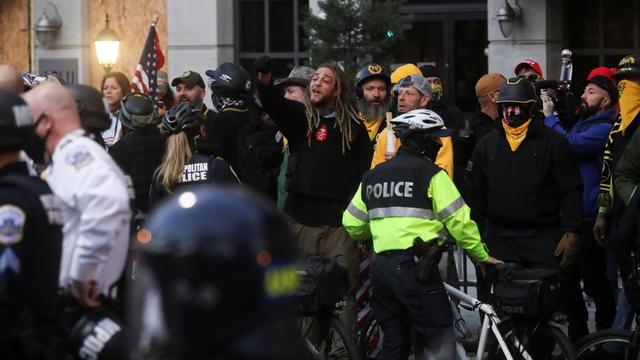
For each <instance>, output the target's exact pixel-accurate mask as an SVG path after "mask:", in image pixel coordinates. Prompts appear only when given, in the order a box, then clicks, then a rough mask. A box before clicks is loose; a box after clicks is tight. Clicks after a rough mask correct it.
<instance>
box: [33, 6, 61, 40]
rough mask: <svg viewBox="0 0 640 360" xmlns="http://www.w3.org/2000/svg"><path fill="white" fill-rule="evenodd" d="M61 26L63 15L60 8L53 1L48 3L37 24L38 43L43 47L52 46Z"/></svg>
mask: <svg viewBox="0 0 640 360" xmlns="http://www.w3.org/2000/svg"><path fill="white" fill-rule="evenodd" d="M61 27H62V17H61V16H60V14H59V13H58V8H57V7H56V6H55V5H54V4H52V3H47V5H45V7H44V10H43V11H42V16H40V19H38V21H37V22H36V26H35V31H36V38H37V39H38V43H40V45H41V46H43V47H48V46H50V45H51V43H52V42H53V39H54V37H55V35H56V33H57V32H58V30H60V28H61Z"/></svg>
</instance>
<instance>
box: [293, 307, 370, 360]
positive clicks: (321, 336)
mask: <svg viewBox="0 0 640 360" xmlns="http://www.w3.org/2000/svg"><path fill="white" fill-rule="evenodd" d="M301 328H302V331H303V335H304V337H305V339H306V342H307V345H308V346H309V348H310V350H311V352H312V353H314V354H315V355H316V358H318V359H322V360H329V359H332V360H334V359H335V360H343V359H344V360H359V359H360V357H359V356H358V347H357V346H356V341H355V335H354V334H353V332H352V331H349V330H348V329H347V327H346V326H345V325H344V324H343V323H342V321H340V319H339V318H337V317H330V318H325V319H318V318H315V317H305V318H303V319H302V320H301Z"/></svg>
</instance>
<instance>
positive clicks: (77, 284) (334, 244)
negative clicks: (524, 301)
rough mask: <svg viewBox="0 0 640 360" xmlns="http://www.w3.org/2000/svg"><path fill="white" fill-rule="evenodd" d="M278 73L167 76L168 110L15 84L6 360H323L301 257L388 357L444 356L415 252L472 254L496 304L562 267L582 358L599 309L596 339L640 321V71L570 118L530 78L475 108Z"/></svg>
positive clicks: (437, 281)
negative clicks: (311, 336) (510, 274)
mask: <svg viewBox="0 0 640 360" xmlns="http://www.w3.org/2000/svg"><path fill="white" fill-rule="evenodd" d="M272 68H273V62H272V60H271V59H270V58H269V57H268V56H263V57H260V58H258V59H257V60H256V61H255V63H254V66H253V69H252V70H254V71H255V72H256V73H255V74H251V73H249V72H248V71H247V70H246V69H244V68H242V67H241V66H239V65H237V64H234V63H223V64H220V65H219V66H218V67H216V68H214V69H212V70H208V71H206V73H205V75H206V78H207V82H206V83H205V80H204V79H203V77H202V76H201V74H199V73H197V72H195V71H193V70H185V71H184V72H182V73H181V74H179V76H177V77H175V78H173V79H172V81H171V82H170V83H169V81H168V80H169V78H168V76H167V74H166V73H165V72H163V71H159V72H158V96H157V98H156V99H152V98H150V97H149V96H148V95H145V94H142V93H135V92H131V88H130V81H129V79H128V78H127V76H125V75H124V74H122V73H120V72H110V73H107V74H106V75H105V76H104V78H103V79H102V82H101V89H98V90H97V89H95V88H92V87H91V86H87V85H77V84H61V83H60V81H59V80H57V79H56V78H54V77H51V76H36V75H33V74H28V73H24V74H21V73H19V72H18V71H16V70H15V69H14V68H12V67H10V66H8V65H0V189H1V190H0V243H1V245H0V334H3V336H2V337H0V358H3V359H5V358H6V359H32V358H33V359H57V358H61V356H63V355H62V354H69V353H70V354H73V356H76V357H79V358H96V356H98V357H97V358H100V359H103V358H108V357H109V356H112V357H113V358H123V356H125V355H123V353H122V351H126V354H127V355H126V356H131V357H133V358H199V357H202V356H208V355H212V356H213V357H214V358H230V359H231V358H233V359H236V358H238V359H240V358H242V359H259V358H264V359H301V358H302V359H304V358H312V357H311V354H309V353H308V350H307V349H306V348H305V346H304V342H303V341H302V339H300V333H299V331H298V330H297V328H296V323H295V320H294V319H293V316H294V313H293V312H292V303H294V302H295V300H293V298H294V296H293V294H294V293H295V292H296V284H297V281H298V280H296V276H289V277H287V276H284V277H283V276H281V275H282V274H289V273H291V271H293V270H291V269H293V268H295V265H294V264H295V263H296V259H297V255H296V254H298V253H299V252H301V253H306V254H314V255H323V256H329V257H334V258H335V259H336V261H337V263H338V264H339V265H341V266H342V267H343V268H344V269H345V270H346V273H347V274H348V278H349V280H350V282H349V284H350V286H349V289H348V291H347V295H346V296H345V297H344V304H345V306H344V307H343V308H342V311H341V313H340V317H341V319H342V321H343V322H344V323H345V324H347V325H348V326H349V327H351V328H354V329H355V328H356V326H357V324H359V320H360V319H361V318H362V316H364V315H363V314H368V315H370V314H372V315H373V316H375V317H376V319H378V321H379V323H380V324H381V327H382V330H383V331H384V334H385V337H384V339H385V341H384V345H383V349H382V355H381V356H382V358H384V359H406V358H407V357H408V355H409V352H410V349H411V348H412V346H413V347H415V348H420V349H424V354H425V356H427V358H429V359H448V358H450V356H451V354H453V353H455V335H454V332H453V327H452V321H453V320H452V314H451V308H450V305H449V301H448V298H447V295H446V293H445V291H444V287H443V285H442V277H441V275H440V273H439V272H438V271H437V270H435V269H427V270H428V271H427V273H426V275H424V273H421V274H422V275H421V276H420V277H418V276H417V275H416V273H417V268H418V266H419V265H418V263H419V262H418V263H417V262H416V260H415V258H416V256H415V255H416V253H415V246H416V241H418V240H422V241H424V242H426V243H427V244H428V245H430V246H431V245H437V244H442V243H443V242H444V241H450V240H452V241H453V242H455V243H457V245H458V246H459V247H460V248H462V249H464V250H465V251H466V252H467V253H468V255H469V256H470V258H471V259H472V261H474V263H476V264H477V269H476V270H477V276H478V288H477V290H478V297H479V298H480V299H481V300H485V301H488V300H489V296H490V295H489V292H490V282H489V281H488V280H487V279H486V276H485V275H486V272H485V268H486V266H487V265H495V264H500V263H502V262H509V263H518V264H520V265H522V266H524V267H527V268H546V269H554V270H557V272H558V273H559V274H560V275H559V276H560V279H561V283H562V294H563V297H564V299H565V301H564V305H565V306H564V308H563V311H564V312H565V313H566V314H567V317H568V322H569V330H568V335H569V337H570V339H571V340H572V341H574V342H575V341H577V340H578V339H580V338H582V337H584V336H585V335H587V334H588V333H589V329H588V326H587V322H588V313H587V309H586V306H585V301H584V294H586V295H588V296H589V297H591V298H592V299H593V301H594V303H595V307H596V315H595V325H596V329H606V328H611V327H614V328H624V327H627V328H628V327H629V326H630V325H631V321H632V320H633V314H634V313H635V308H636V306H637V305H638V304H640V289H639V288H638V287H639V286H640V285H639V284H640V282H639V281H640V279H639V275H638V273H637V269H636V268H635V267H636V264H635V263H634V262H633V256H632V255H631V254H634V253H635V251H636V250H637V249H638V244H637V237H638V233H637V227H636V223H637V215H638V201H639V200H638V198H639V197H640V194H638V192H637V191H636V190H637V186H638V184H639V183H640V144H639V142H640V135H634V134H635V130H636V129H637V127H638V123H639V121H640V120H638V119H639V118H640V115H639V114H640V56H638V55H630V56H627V57H624V58H623V59H622V60H621V61H620V63H619V64H618V66H617V68H613V69H610V68H606V67H599V68H596V69H593V71H591V73H590V74H589V76H588V77H587V78H586V79H584V84H585V87H584V92H583V93H582V94H576V96H575V98H576V99H578V98H579V100H578V101H577V102H576V104H575V106H573V107H570V111H569V112H567V111H566V108H567V104H566V103H562V101H561V100H559V96H558V94H559V93H560V92H561V91H562V89H560V87H562V86H564V85H565V84H562V83H558V84H557V85H554V86H556V87H558V88H553V89H551V91H550V89H549V86H547V87H544V88H543V87H542V86H540V85H539V82H540V81H542V80H544V74H543V71H542V69H541V67H540V65H539V64H538V63H537V62H536V61H534V60H531V59H526V60H524V61H522V62H521V63H519V64H516V66H515V69H514V73H513V74H506V73H505V74H499V73H488V74H485V75H483V76H482V77H480V78H479V79H478V81H477V83H476V86H475V92H476V95H477V99H478V110H477V111H476V112H473V113H463V112H462V111H460V109H459V108H458V107H457V106H456V105H455V103H454V102H453V101H451V100H450V99H447V98H446V96H445V95H444V86H446V85H447V84H443V82H442V79H441V77H440V74H439V70H438V68H437V67H436V66H433V65H425V66H422V67H417V66H416V65H415V64H404V65H402V66H399V67H397V68H396V69H394V71H393V72H389V71H388V70H387V69H385V68H384V67H383V66H381V65H379V64H375V63H370V64H363V66H362V68H361V69H360V71H358V73H357V74H352V75H353V77H354V78H355V81H353V84H352V83H351V81H350V80H349V79H350V77H349V76H348V74H346V73H345V72H344V71H343V70H342V68H341V66H340V65H339V64H337V63H326V64H321V65H319V66H317V67H316V68H315V69H314V68H311V67H308V66H296V67H294V68H293V69H292V70H291V73H290V74H289V76H287V77H285V78H282V79H275V78H274V76H273V75H272ZM581 81H583V79H574V83H577V82H581ZM207 92H210V94H211V100H212V104H213V108H211V109H209V108H208V107H207V106H206V105H205V104H204V99H205V97H206V93H207ZM577 95H580V96H577ZM366 257H368V259H369V260H371V261H372V263H373V265H372V268H371V271H370V274H369V275H370V281H367V280H368V279H363V277H362V276H361V274H362V271H361V270H362V268H361V265H360V262H361V261H362V260H363V258H366ZM293 274H294V275H295V274H297V272H296V271H293ZM278 276H279V277H278ZM619 277H621V278H622V279H623V284H624V289H622V290H619V289H618V279H619ZM274 278H278V279H282V278H286V279H289V281H288V282H286V281H285V282H284V283H282V281H280V282H278V284H277V286H275V285H274V284H273V283H272V282H273V281H274V280H273V279H274ZM369 284H370V286H371V289H366V291H365V292H363V291H362V288H361V287H362V286H363V285H364V286H365V287H366V286H369ZM370 290H371V291H370ZM363 293H366V294H367V297H368V298H367V299H366V301H364V302H363V301H360V299H359V297H361V296H362V294H363ZM583 293H584V294H583ZM280 344H286V345H287V346H284V347H283V346H279V345H280ZM125 348H126V349H127V350H123V349H125ZM215 354H219V356H216V355H215Z"/></svg>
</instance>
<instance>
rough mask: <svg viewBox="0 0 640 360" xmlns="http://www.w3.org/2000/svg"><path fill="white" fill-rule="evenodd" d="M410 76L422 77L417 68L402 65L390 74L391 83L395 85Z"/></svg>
mask: <svg viewBox="0 0 640 360" xmlns="http://www.w3.org/2000/svg"><path fill="white" fill-rule="evenodd" d="M411 74H415V75H420V76H422V72H421V71H420V69H418V67H417V66H415V65H413V64H404V65H402V66H400V67H398V68H397V69H396V70H395V71H394V72H392V73H391V83H392V84H397V83H398V81H400V80H401V79H404V78H406V77H407V76H409V75H411Z"/></svg>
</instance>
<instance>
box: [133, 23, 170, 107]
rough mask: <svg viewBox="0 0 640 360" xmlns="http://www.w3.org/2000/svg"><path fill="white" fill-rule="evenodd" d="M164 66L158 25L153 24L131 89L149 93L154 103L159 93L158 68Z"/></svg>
mask: <svg viewBox="0 0 640 360" xmlns="http://www.w3.org/2000/svg"><path fill="white" fill-rule="evenodd" d="M162 66H164V54H163V53H162V50H160V40H158V33H157V32H156V27H155V26H154V25H151V27H150V28H149V34H148V35H147V41H145V43H144V49H142V55H140V61H139V62H138V65H136V72H135V74H134V75H133V80H132V81H131V90H132V91H135V92H141V93H144V94H147V95H149V96H150V97H151V98H152V99H153V101H154V103H155V102H156V100H157V99H156V96H157V94H158V74H157V71H158V69H160V68H162Z"/></svg>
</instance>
